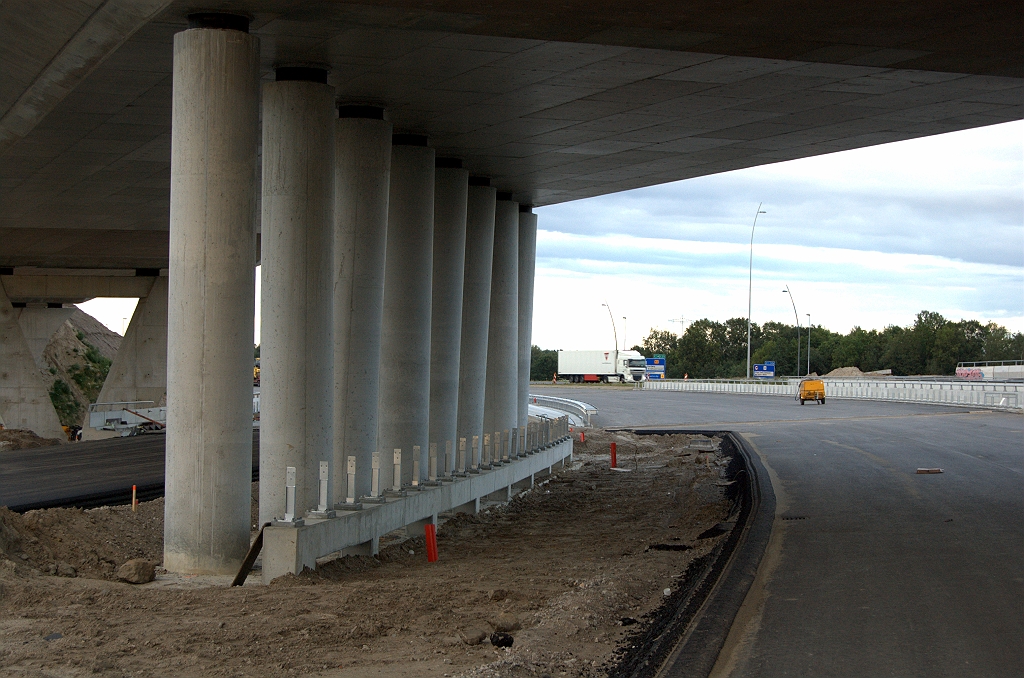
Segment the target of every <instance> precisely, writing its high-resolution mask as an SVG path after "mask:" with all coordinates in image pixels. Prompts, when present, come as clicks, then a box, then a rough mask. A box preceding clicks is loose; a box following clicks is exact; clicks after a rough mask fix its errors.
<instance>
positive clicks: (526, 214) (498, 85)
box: [0, 0, 1024, 573]
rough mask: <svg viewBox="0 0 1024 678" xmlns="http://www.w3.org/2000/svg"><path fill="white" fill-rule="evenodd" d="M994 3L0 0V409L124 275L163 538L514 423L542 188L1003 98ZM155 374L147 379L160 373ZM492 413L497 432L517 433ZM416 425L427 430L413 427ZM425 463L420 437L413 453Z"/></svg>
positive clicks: (203, 542)
mask: <svg viewBox="0 0 1024 678" xmlns="http://www.w3.org/2000/svg"><path fill="white" fill-rule="evenodd" d="M1022 33H1024V26H1022V16H1021V14H1020V13H1019V12H1017V11H1015V10H1014V9H1013V8H1012V6H1009V5H1007V4H1006V3H1000V2H992V1H990V2H974V3H965V2H958V1H956V0H940V1H937V2H907V3H899V4H880V3H874V2H869V1H868V0H855V1H854V2H849V3H844V4H843V5H842V6H835V5H820V4H818V3H797V4H790V5H786V6H784V7H780V6H778V5H777V4H776V3H768V2H755V3H747V2H739V1H738V0H729V1H727V2H710V1H708V0H698V1H697V2H691V3H685V5H684V4H680V5H669V6H666V5H665V4H664V3H657V2H653V0H641V1H640V2H633V3H615V2H597V3H594V2H580V1H579V0H569V1H568V2H563V3H560V4H557V5H552V4H551V3H546V2H539V1H537V0H525V1H523V2H516V3H502V4H493V5H492V4H487V5H482V4H480V3H473V2H467V1H466V0H435V1H431V2H427V1H426V0H362V1H361V2H290V1H289V2H286V1H285V0H232V1H223V0H221V1H217V0H213V1H211V2H207V3H205V4H203V5H202V6H201V7H200V6H198V5H196V4H195V3H187V2H183V1H180V0H175V1H171V2H168V1H167V0H53V1H52V2H46V3H37V2H31V1H30V0H13V1H8V2H5V3H3V4H2V5H0V205H2V206H3V209H2V210H0V417H2V419H3V421H4V422H5V423H6V425H8V426H12V427H27V428H32V429H34V430H36V431H37V432H40V433H41V434H43V435H54V434H55V432H56V431H58V430H59V429H58V425H57V419H56V415H55V413H54V412H53V408H52V407H51V406H50V404H49V400H48V397H47V394H46V390H45V386H44V382H43V381H42V379H41V377H40V374H39V370H38V367H37V366H36V364H35V363H34V361H33V359H32V349H31V348H30V347H31V346H33V345H36V344H38V343H39V342H40V341H43V342H44V344H45V339H46V333H47V332H51V331H52V328H54V327H56V325H59V323H60V322H62V321H63V318H62V316H61V313H62V311H63V309H62V306H63V305H64V304H67V303H73V302H75V301H81V300H84V299H86V298H91V297H94V296H103V295H110V296H137V297H139V298H140V299H141V301H140V305H139V308H138V310H137V311H136V313H135V316H134V317H133V319H132V323H131V325H130V327H129V329H128V331H127V336H126V338H125V344H124V347H123V348H122V351H121V354H119V355H118V356H117V359H116V360H115V364H114V366H113V368H112V370H111V377H110V378H108V383H107V384H106V385H105V387H104V391H103V393H102V394H101V396H100V398H101V400H107V401H134V400H153V401H154V402H161V401H162V400H163V399H164V397H166V403H167V406H168V429H169V430H168V438H167V466H166V468H167V483H166V488H167V504H166V513H167V514H166V533H165V561H164V565H165V566H166V567H167V568H168V569H170V570H173V571H179V572H196V573H198V572H209V573H221V572H229V571H234V570H235V569H237V566H238V564H239V562H240V561H241V559H242V557H243V556H244V554H245V552H246V549H247V548H248V540H249V474H250V472H251V459H250V447H251V383H250V381H249V379H250V376H251V374H250V372H251V367H252V365H251V354H250V353H249V351H250V339H249V338H250V337H251V336H252V330H253V315H254V282H255V281H254V269H255V265H256V264H257V262H262V269H261V270H262V309H261V313H262V332H261V334H262V337H263V343H262V353H261V358H262V366H261V367H262V374H261V378H262V397H263V399H264V403H263V416H262V421H261V427H262V436H263V437H262V443H261V451H260V468H261V469H262V474H263V477H264V478H265V479H267V478H273V477H280V478H281V479H282V482H280V483H272V482H266V481H265V482H263V483H261V498H260V499H261V512H262V515H261V520H263V519H268V518H271V517H279V516H280V513H281V512H282V510H283V508H284V506H285V485H284V478H285V469H286V468H295V469H297V470H298V472H297V474H296V480H295V484H294V492H295V501H296V506H297V507H298V508H297V510H298V511H299V513H302V512H303V511H305V510H307V509H313V508H315V507H316V506H317V505H318V504H319V503H320V494H319V490H320V475H319V473H320V471H319V468H320V464H321V462H326V463H327V465H328V467H329V470H328V482H327V489H328V492H329V496H328V503H333V502H334V501H335V500H337V499H339V498H340V497H343V496H345V492H346V491H347V487H346V485H345V483H346V481H347V474H346V472H345V471H344V469H347V468H348V463H349V460H350V459H352V458H354V463H355V483H356V491H357V493H358V494H359V495H370V494H372V492H373V475H372V470H373V457H374V455H375V454H376V455H378V456H380V455H384V456H385V457H386V455H390V454H391V451H392V450H394V449H400V450H401V451H402V452H401V460H402V463H401V464H400V469H401V478H398V479H394V478H391V477H390V474H391V473H392V471H391V467H390V465H388V464H384V465H383V466H382V467H381V469H380V472H381V477H380V478H379V480H380V483H381V485H383V486H386V485H389V484H394V483H397V484H399V485H400V484H402V483H411V482H412V480H413V473H414V472H415V471H416V470H417V469H418V473H419V474H420V475H421V479H422V478H425V477H426V474H427V467H428V458H427V456H426V454H427V450H428V449H429V445H430V444H431V443H435V444H439V445H441V446H444V444H445V443H446V442H448V441H451V442H452V443H453V444H454V443H455V441H457V440H460V439H462V438H467V439H469V440H472V438H473V436H478V437H481V439H482V436H483V435H484V434H485V433H487V434H489V432H502V433H503V432H505V431H512V430H521V427H522V426H524V425H525V423H526V412H527V410H526V399H527V395H526V393H527V392H526V386H527V383H528V382H527V379H528V369H529V347H530V329H531V328H530V322H531V318H532V298H533V271H534V257H535V242H536V241H535V238H536V228H537V221H536V216H535V215H534V214H533V212H532V208H533V207H534V206H539V205H547V204H552V203H557V202H562V201H567V200H573V199H577V198H583V197H588V196H594V195H599V194H604V193H609V192H614V191H620V190H625V189H629V188H636V187H640V186H646V185H652V184H657V183H662V182H667V181H673V180H679V179H685V178H688V177H695V176H701V175H706V174H711V173H715V172H722V171H727V170H732V169H738V168H743V167H750V166H754V165H760V164H766V163H772V162H778V161H782V160H789V159H794V158H802V157H808V156H812V155H816V154H821V153H829V152H834V151H840V150H845V149H851V148H858V147H863V146H867V145H872V144H878V143H885V142H890V141H897V140H902V139H908V138H912V137H918V136H924V135H929V134H938V133H942V132H949V131H954V130H960V129H965V128H970V127H976V126H982V125H988V124H994V123H999V122H1005V121H1009V120H1016V119H1020V118H1022V117H1024V54H1022V51H1024V46H1022V43H1021V41H1020V39H1019V36H1020V35H1021V34H1022ZM164 394H166V396H165V395H164ZM508 439H509V436H507V435H505V436H504V438H503V440H505V441H506V442H507V441H508ZM417 449H418V450H419V455H420V456H419V457H418V458H414V456H413V455H414V450H417ZM417 462H419V463H417Z"/></svg>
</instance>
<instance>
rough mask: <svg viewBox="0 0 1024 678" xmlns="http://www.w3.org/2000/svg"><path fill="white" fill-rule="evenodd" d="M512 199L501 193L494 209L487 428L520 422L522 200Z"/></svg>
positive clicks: (488, 341)
mask: <svg viewBox="0 0 1024 678" xmlns="http://www.w3.org/2000/svg"><path fill="white" fill-rule="evenodd" d="M511 198H512V196H511V195H509V194H499V196H498V201H497V203H496V207H495V210H494V255H493V258H492V264H491V313H490V318H489V322H488V331H487V387H486V391H485V394H484V430H485V431H503V430H505V429H513V428H515V427H516V426H518V425H519V408H518V407H517V406H516V400H517V398H518V397H519V385H518V383H519V352H518V346H519V329H518V328H519V203H516V202H512V200H511Z"/></svg>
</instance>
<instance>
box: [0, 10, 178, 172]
mask: <svg viewBox="0 0 1024 678" xmlns="http://www.w3.org/2000/svg"><path fill="white" fill-rule="evenodd" d="M29 4H35V3H29ZM170 4H171V3H170V0H107V1H106V2H103V3H102V4H101V5H100V7H99V8H98V9H97V10H96V11H95V12H94V13H93V14H92V15H91V16H90V17H89V19H88V20H87V21H86V22H85V23H84V24H82V26H81V28H79V29H78V31H77V32H76V33H75V34H74V36H73V37H72V38H71V39H70V40H68V42H67V43H66V44H65V45H64V46H63V47H62V48H61V49H60V51H59V52H57V54H55V55H54V57H53V58H52V59H51V60H50V61H49V63H47V64H46V67H45V68H43V70H42V71H41V72H40V73H39V74H38V75H37V76H36V78H35V80H34V81H33V82H32V84H31V85H30V86H29V87H28V89H26V90H25V91H24V92H23V93H22V94H21V96H20V97H19V98H18V100H17V101H16V102H15V103H14V105H13V106H11V107H10V109H8V110H7V111H6V112H5V113H4V116H3V117H2V118H0V156H2V155H3V154H4V153H5V152H6V151H7V149H9V148H10V147H11V145H12V144H14V142H15V141H17V140H18V139H21V138H22V137H24V136H25V135H27V134H28V133H29V132H31V131H32V129H33V128H35V126H36V125H37V124H39V121H40V120H42V119H43V118H44V117H46V114H47V113H49V112H50V111H52V110H53V108H54V107H55V106H56V105H57V104H59V103H60V102H61V101H62V100H63V99H64V97H66V96H67V95H68V94H69V93H70V92H71V90H73V89H74V88H75V87H77V86H78V84H79V83H80V82H82V80H84V79H85V78H86V77H88V75H89V74H90V73H92V72H93V71H94V70H95V69H96V68H97V67H98V66H99V65H100V64H102V63H103V61H104V60H105V59H106V58H107V57H108V56H110V55H111V54H113V53H114V52H115V51H116V50H117V48H118V47H120V46H121V45H122V44H124V42H125V40H127V39H128V38H130V37H131V36H132V34H133V33H135V31H137V30H139V29H140V28H142V27H143V26H144V25H146V24H147V23H149V21H150V20H152V19H153V17H155V16H156V15H157V14H159V13H160V12H162V11H163V10H164V9H165V8H166V7H167V6H168V5H170Z"/></svg>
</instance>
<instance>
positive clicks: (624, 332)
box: [622, 316, 627, 351]
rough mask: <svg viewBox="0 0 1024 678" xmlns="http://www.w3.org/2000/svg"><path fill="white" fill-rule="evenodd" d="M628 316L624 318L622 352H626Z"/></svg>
mask: <svg viewBox="0 0 1024 678" xmlns="http://www.w3.org/2000/svg"><path fill="white" fill-rule="evenodd" d="M626 343H627V342H626V316H622V350H623V351H625V350H626Z"/></svg>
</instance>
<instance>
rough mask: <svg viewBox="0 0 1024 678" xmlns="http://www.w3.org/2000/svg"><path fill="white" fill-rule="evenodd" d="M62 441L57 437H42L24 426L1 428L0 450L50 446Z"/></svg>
mask: <svg viewBox="0 0 1024 678" xmlns="http://www.w3.org/2000/svg"><path fill="white" fill-rule="evenodd" d="M61 442H62V441H61V440H59V439H57V438H40V437H39V436H37V435H36V434H35V432H33V431H28V430H26V429H23V428H4V429H0V452H4V451H6V450H25V449H29V448H32V447H49V446H50V445H60V444H61Z"/></svg>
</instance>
